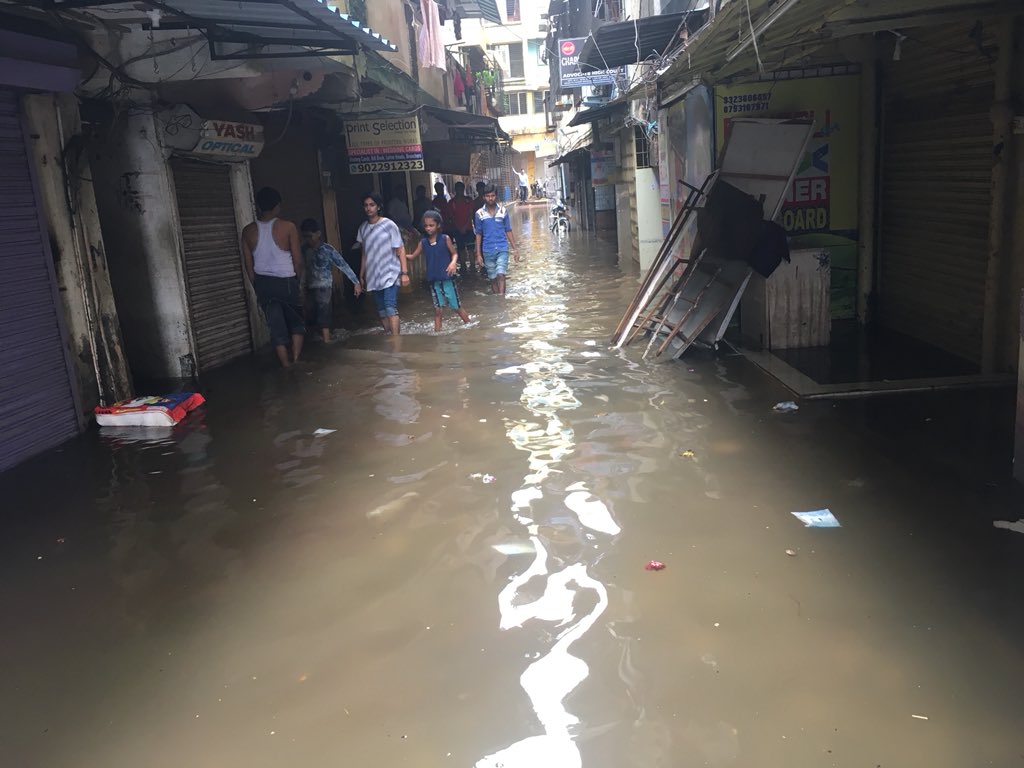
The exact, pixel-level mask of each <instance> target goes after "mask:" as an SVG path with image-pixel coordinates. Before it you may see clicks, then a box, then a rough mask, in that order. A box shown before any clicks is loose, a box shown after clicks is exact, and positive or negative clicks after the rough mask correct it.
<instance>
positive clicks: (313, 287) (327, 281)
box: [299, 219, 363, 344]
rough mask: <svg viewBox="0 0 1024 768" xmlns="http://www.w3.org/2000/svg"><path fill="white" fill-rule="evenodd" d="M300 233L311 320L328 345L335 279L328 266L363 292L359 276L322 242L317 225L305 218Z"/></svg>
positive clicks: (333, 250)
mask: <svg viewBox="0 0 1024 768" xmlns="http://www.w3.org/2000/svg"><path fill="white" fill-rule="evenodd" d="M299 229H300V230H301V231H302V245H303V248H302V255H303V257H304V258H305V260H306V293H307V300H308V301H309V302H310V303H311V304H312V305H313V320H314V322H315V323H316V324H317V326H318V327H319V328H320V335H321V337H322V338H323V340H324V343H325V344H329V343H330V342H331V325H332V322H331V321H332V317H331V301H332V299H333V295H334V280H333V273H332V272H331V267H332V266H333V267H337V269H338V270H339V271H340V272H341V273H342V274H343V275H345V277H347V278H348V279H349V280H351V281H352V285H353V286H355V293H356V296H357V297H358V296H359V294H360V293H361V292H362V290H363V288H362V284H361V283H360V282H359V277H358V276H357V275H356V273H355V272H353V271H352V267H350V266H349V265H348V262H347V261H345V259H344V258H343V257H342V255H341V254H340V253H338V251H337V250H336V249H335V248H334V246H332V245H331V244H330V243H327V242H324V238H323V233H322V232H321V231H320V222H318V221H317V220H316V219H306V220H305V221H304V222H302V224H301V225H300V226H299Z"/></svg>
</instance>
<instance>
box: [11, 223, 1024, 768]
mask: <svg viewBox="0 0 1024 768" xmlns="http://www.w3.org/2000/svg"><path fill="white" fill-rule="evenodd" d="M546 216H547V212H546V210H544V209H543V207H541V206H521V207H519V208H518V209H515V212H514V220H515V226H516V227H517V233H518V234H519V240H520V242H521V243H523V250H524V253H525V254H526V255H527V260H526V262H525V263H524V264H523V265H522V266H520V267H517V268H513V270H512V271H511V274H510V277H509V283H508V296H507V297H506V298H505V299H504V300H501V299H499V298H497V297H494V296H490V295H488V294H487V293H486V290H485V283H484V281H482V280H478V279H473V278H468V279H466V280H465V281H463V287H462V295H463V299H464V302H465V306H466V308H467V309H468V311H469V313H470V315H471V316H472V318H473V322H472V323H471V324H470V325H469V326H467V327H465V328H463V327H461V323H459V322H458V321H457V320H456V319H455V318H448V319H446V321H445V322H446V325H445V328H444V330H443V331H442V332H441V333H440V334H437V335H435V334H433V332H432V326H433V322H432V320H433V309H432V307H431V305H430V302H429V300H428V299H427V295H426V291H425V290H424V289H417V292H416V293H415V294H414V295H403V296H401V297H400V307H401V310H402V314H403V323H404V325H403V336H402V337H401V338H400V339H398V340H393V339H389V338H387V337H385V336H384V335H383V334H382V333H381V332H380V331H379V329H374V328H367V329H363V330H358V331H355V332H353V333H352V334H351V335H350V336H348V338H347V339H346V340H345V341H344V342H342V343H337V344H333V345H330V346H323V345H317V344H313V343H312V342H311V345H310V349H309V355H308V358H307V360H306V362H305V363H304V364H303V365H300V366H299V367H297V368H296V369H294V370H292V371H288V372H284V371H279V370H277V369H276V368H275V367H274V365H273V363H272V362H271V360H270V359H269V357H268V358H264V359H260V360H256V359H246V360H243V361H241V362H237V363H234V364H231V365H229V366H226V367H224V368H222V369H219V370H217V371H215V372H213V373H211V374H209V375H207V376H205V377H203V379H202V391H203V394H204V395H205V396H206V398H207V400H208V403H207V405H206V406H205V407H204V408H203V409H201V410H200V411H198V412H197V413H195V414H193V415H192V416H191V417H190V418H189V419H187V420H186V421H185V422H183V423H182V424H181V425H179V426H178V427H177V428H175V429H174V430H173V431H167V432H165V433H156V434H146V433H144V432H142V433H140V431H139V430H130V431H123V432H117V431H98V430H93V431H91V432H89V433H87V434H85V435H83V436H81V437H78V438H75V439H74V440H72V441H70V442H68V443H66V444H65V445H64V446H62V447H61V448H60V449H58V450H56V451H53V452H50V453H47V454H44V455H42V456H39V457H36V458H34V459H31V460H29V461H28V462H26V463H24V464H22V465H20V466H19V467H17V468H15V469H14V470H12V471H10V472H8V473H5V474H4V475H3V476H2V477H0V496H2V498H3V508H4V510H5V515H4V521H5V524H6V530H5V535H4V537H3V539H2V544H0V547H2V555H0V564H2V565H0V568H2V574H3V584H4V587H3V589H2V593H0V594H2V598H0V612H2V615H3V619H4V626H5V631H4V633H3V640H2V648H3V650H2V653H0V657H2V658H3V660H4V661H3V668H4V681H3V682H4V689H5V695H4V696H3V697H2V699H0V701H2V718H0V723H2V725H0V762H2V764H4V765H9V766H24V767H25V768H43V767H45V768H87V767H91V766H96V767H97V768H99V767H102V768H137V767H138V766H146V768H179V767H180V766H183V765H188V766H195V767H196V768H206V767H210V768H213V767H214V766H216V767H217V768H242V767H243V766H244V767H245V768H262V767H263V766H267V767H269V766H282V765H294V766H300V765H301V766H324V765H352V766H361V765H381V766H398V765H408V766H446V765H452V766H456V765H458V766H481V767H487V768H497V767H498V766H504V767H505V768H513V767H516V768H519V767H523V768H525V767H526V766H530V767H531V768H568V767H570V766H585V767H586V768H622V767H624V766H636V767H637V768H640V767H643V768H654V767H655V766H665V767H666V768H667V767H668V766H688V765H709V766H755V765H756V766H761V767H762V768H775V767H777V768H792V767H793V766H911V765H919V766H930V767H931V768H944V767H948V768H954V767H955V768H962V766H967V765H970V766H983V765H993V766H1007V765H1013V764H1017V763H1018V762H1019V761H1020V759H1021V755H1020V752H1021V744H1020V724H1021V722H1022V720H1024V699H1022V698H1021V696H1020V685H1019V681H1020V680H1021V679H1024V658H1022V656H1021V654H1020V650H1019V642H1018V641H1019V638H1020V637H1021V631H1022V629H1024V609H1022V603H1021V601H1020V599H1019V595H1018V591H1019V590H1018V585H1019V584H1020V583H1021V578H1022V576H1024V565H1022V564H1024V558H1022V553H1024V535H1022V534H1021V533H1020V532H1018V531H1015V530H1012V526H1011V529H1007V527H1006V526H1002V527H996V526H993V521H1006V523H1007V524H1012V523H1014V522H1015V521H1016V520H1017V518H1018V516H1019V515H1018V510H1019V509H1020V508H1021V507H1020V504H1019V497H1018V496H1016V495H1015V493H1016V492H1015V491H1014V490H1013V488H1012V486H1010V485H1009V480H1008V479H1007V476H1008V472H1007V471H1006V468H1005V467H1004V466H999V465H996V464H993V462H992V461H991V457H992V456H993V455H1002V456H1005V455H1008V451H1009V449H1008V445H1007V443H1008V441H1009V437H1006V438H1005V440H1004V442H1003V443H999V444H994V443H993V442H992V440H991V438H990V435H991V434H992V433H993V429H992V425H991V423H990V422H989V421H986V419H985V418H984V414H985V412H986V410H987V409H990V408H991V409H998V408H1000V407H1003V406H1004V404H1003V403H1001V402H999V401H998V399H999V398H1001V397H1003V395H1002V394H999V393H990V392H982V393H975V394H970V395H964V394H946V395H934V396H921V397H916V398H914V399H913V401H907V400H902V399H900V398H898V397H897V398H887V399H883V400H872V401H870V402H865V401H859V402H843V403H837V404H833V403H831V402H822V401H817V402H805V403H802V404H801V406H800V409H799V410H798V411H796V412H792V413H775V412H773V410H772V407H773V405H774V404H775V403H776V402H778V401H779V400H786V399H788V396H787V394H786V392H785V391H784V390H783V389H782V388H781V387H780V386H779V385H778V384H776V383H774V382H773V381H772V380H770V379H768V378H767V377H766V376H765V375H764V374H763V373H761V372H760V371H759V370H757V369H756V368H754V367H753V366H752V365H751V364H750V363H748V362H746V361H745V360H744V359H743V358H741V357H738V356H735V355H732V354H730V353H729V350H728V348H726V347H723V348H722V349H721V350H719V352H718V353H711V352H707V351H704V352H701V351H697V350H695V351H694V352H693V353H692V354H689V355H688V356H687V358H686V359H684V360H682V361H679V362H665V363H651V362H641V361H640V360H639V354H637V353H636V350H632V349H628V348H627V349H626V350H625V351H619V350H611V349H609V347H608V338H609V336H610V334H611V332H612V329H613V328H614V327H615V324H616V322H617V321H618V319H619V315H620V313H621V310H622V308H623V307H624V306H625V305H626V303H627V302H628V300H629V298H630V297H631V295H632V293H633V291H634V290H635V288H636V282H637V276H636V274H635V272H633V271H631V269H630V268H629V267H624V268H621V269H620V266H619V265H618V262H617V259H616V254H615V252H614V250H613V248H612V247H611V246H609V245H608V244H607V243H605V242H603V241H601V240H596V239H591V238H589V237H588V236H586V235H585V234H584V235H581V234H577V233H573V234H572V235H571V236H570V237H569V238H567V239H565V240H562V241H556V240H555V239H553V238H552V236H551V235H550V233H549V232H548V229H547V221H546ZM1007 396H1011V395H1007ZM993 421H997V420H993ZM1003 422H1005V419H1004V420H1003ZM319 429H323V430H333V432H331V433H330V434H325V435H323V436H319V437H318V436H315V434H314V433H315V432H316V431H317V430H319ZM897 436H898V437H897ZM824 508H828V509H830V510H831V512H832V513H833V515H834V516H835V517H836V518H837V519H838V521H839V522H840V524H841V527H839V528H805V527H803V525H802V524H801V523H800V521H799V520H797V518H795V517H794V516H793V515H792V513H793V512H801V511H813V510H820V509H824ZM651 560H657V561H661V562H663V563H664V564H665V566H666V567H665V568H664V570H660V571H659V570H647V569H645V565H646V564H647V563H648V562H649V561H651Z"/></svg>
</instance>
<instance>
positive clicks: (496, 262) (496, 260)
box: [484, 251, 508, 280]
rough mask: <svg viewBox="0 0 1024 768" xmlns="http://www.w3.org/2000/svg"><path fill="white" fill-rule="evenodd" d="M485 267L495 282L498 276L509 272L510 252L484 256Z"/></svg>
mask: <svg viewBox="0 0 1024 768" xmlns="http://www.w3.org/2000/svg"><path fill="white" fill-rule="evenodd" d="M484 267H486V268H487V276H488V277H489V278H490V279H491V280H493V279H494V278H496V277H497V276H498V275H504V274H506V273H507V272H508V251H498V252H497V253H485V254H484Z"/></svg>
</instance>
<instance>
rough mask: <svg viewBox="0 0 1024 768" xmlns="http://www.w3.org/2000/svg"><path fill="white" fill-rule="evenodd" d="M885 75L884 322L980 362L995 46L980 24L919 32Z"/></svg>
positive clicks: (881, 281)
mask: <svg viewBox="0 0 1024 768" xmlns="http://www.w3.org/2000/svg"><path fill="white" fill-rule="evenodd" d="M908 34H909V35H910V36H909V37H908V38H907V39H906V40H904V41H903V42H902V44H901V57H900V61H888V62H887V63H886V65H885V68H884V77H885V80H884V89H885V90H884V93H885V102H886V103H885V125H884V144H883V159H882V208H881V213H880V215H881V242H880V249H881V259H880V267H879V285H878V290H879V298H880V302H879V309H880V320H881V322H882V324H883V325H885V326H886V327H889V328H892V329H894V330H897V331H901V332H903V333H906V334H908V335H910V336H913V337H915V338H918V339H921V340H923V341H925V342H928V343H930V344H932V345H934V346H937V347H939V348H941V349H944V350H946V351H948V352H952V353H954V354H956V355H958V356H960V357H963V358H964V359H967V360H971V361H974V362H977V361H979V360H980V359H981V348H982V342H981V335H982V317H983V314H984V304H985V270H986V262H987V259H988V234H989V233H988V226H989V221H988V219H989V207H990V205H991V181H992V173H991V169H992V136H993V130H992V123H991V120H990V117H989V109H990V106H991V103H992V98H993V94H994V65H995V61H994V56H995V47H994V40H993V39H992V37H991V35H990V34H989V33H988V26H987V25H982V26H975V25H974V22H970V23H961V24H956V25H943V26H940V27H934V28H929V29H914V30H911V32H910V33H908Z"/></svg>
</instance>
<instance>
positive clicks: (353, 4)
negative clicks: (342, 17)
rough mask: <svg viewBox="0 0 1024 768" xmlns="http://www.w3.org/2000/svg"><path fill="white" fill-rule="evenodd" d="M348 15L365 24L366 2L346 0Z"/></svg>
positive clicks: (363, 0)
mask: <svg viewBox="0 0 1024 768" xmlns="http://www.w3.org/2000/svg"><path fill="white" fill-rule="evenodd" d="M348 15H349V16H351V17H352V18H353V19H355V20H356V21H361V22H362V23H363V24H366V23H367V17H366V0H348Z"/></svg>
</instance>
